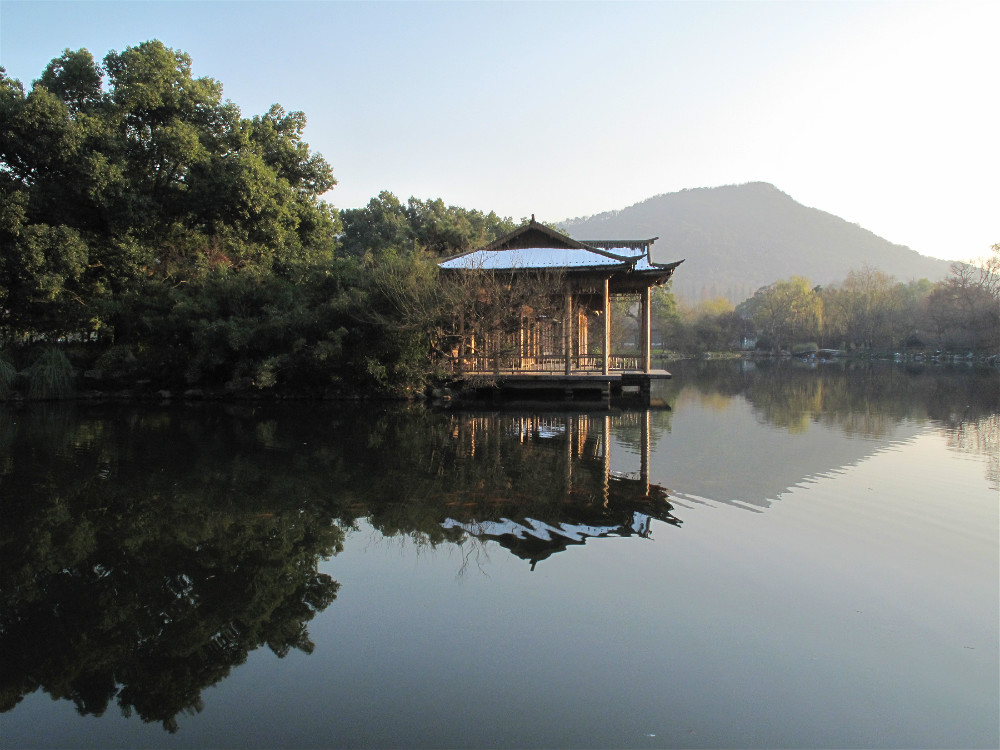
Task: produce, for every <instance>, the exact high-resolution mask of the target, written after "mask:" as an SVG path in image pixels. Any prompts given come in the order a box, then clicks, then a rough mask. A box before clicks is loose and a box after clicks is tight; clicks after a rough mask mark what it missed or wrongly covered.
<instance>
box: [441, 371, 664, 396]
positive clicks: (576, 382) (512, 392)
mask: <svg viewBox="0 0 1000 750" xmlns="http://www.w3.org/2000/svg"><path fill="white" fill-rule="evenodd" d="M670 377H672V376H671V375H670V373H669V372H667V371H666V370H650V371H649V372H642V371H638V370H626V371H619V372H610V373H608V374H607V375H604V374H602V373H599V372H571V373H569V374H568V375H567V374H566V373H557V372H525V371H523V370H507V371H500V372H493V373H474V374H469V375H467V376H465V377H463V378H460V379H457V380H456V381H455V386H456V387H457V388H460V389H461V390H462V392H463V393H464V394H465V395H467V396H472V397H477V398H479V399H488V400H530V401H545V402H553V403H562V402H566V401H577V402H587V403H610V401H611V400H612V399H620V400H624V401H627V402H633V401H634V402H637V403H639V404H645V405H648V404H649V401H650V392H651V386H652V382H653V381H654V380H668V379H669V378H670Z"/></svg>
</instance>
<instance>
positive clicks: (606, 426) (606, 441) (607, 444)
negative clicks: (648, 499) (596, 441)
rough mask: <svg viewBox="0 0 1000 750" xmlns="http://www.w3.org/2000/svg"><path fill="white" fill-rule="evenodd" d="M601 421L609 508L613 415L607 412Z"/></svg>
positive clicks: (604, 487)
mask: <svg viewBox="0 0 1000 750" xmlns="http://www.w3.org/2000/svg"><path fill="white" fill-rule="evenodd" d="M601 422H602V425H601V427H602V429H601V444H602V445H603V446H604V485H603V492H604V507H605V508H607V507H608V501H609V500H610V499H611V416H610V415H608V414H605V415H604V419H602V420H601ZM646 494H647V495H648V494H649V493H648V492H647V493H646Z"/></svg>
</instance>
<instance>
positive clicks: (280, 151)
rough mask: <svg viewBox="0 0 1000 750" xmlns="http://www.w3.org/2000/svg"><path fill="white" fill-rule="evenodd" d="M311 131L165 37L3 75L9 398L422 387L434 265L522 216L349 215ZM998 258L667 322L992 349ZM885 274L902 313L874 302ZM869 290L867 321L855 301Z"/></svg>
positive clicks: (3, 344) (1, 216)
mask: <svg viewBox="0 0 1000 750" xmlns="http://www.w3.org/2000/svg"><path fill="white" fill-rule="evenodd" d="M305 126H306V117H305V115H304V114H303V113H302V112H286V111H285V110H284V109H283V108H282V107H281V106H279V105H277V104H275V105H273V106H272V107H271V108H270V109H269V110H268V111H267V112H266V113H265V114H263V115H257V116H253V117H245V116H244V115H243V114H242V113H241V112H240V110H239V108H238V107H237V106H236V105H234V104H233V103H232V102H231V101H227V100H224V99H223V98H222V85H221V84H220V83H219V82H217V81H215V80H213V79H211V78H206V77H203V78H194V77H193V76H192V74H191V60H190V58H189V57H188V56H187V55H186V54H184V53H183V52H180V51H177V50H173V49H170V48H168V47H166V46H164V45H163V44H162V43H160V42H158V41H150V42H145V43H142V44H140V45H138V46H136V47H130V48H126V49H125V50H124V51H122V52H115V51H112V52H110V53H109V54H108V55H107V56H105V58H104V60H103V61H101V62H97V61H95V60H94V58H93V57H92V55H91V54H90V53H89V52H88V51H87V50H85V49H82V50H77V51H71V50H68V49H67V50H65V51H64V52H63V53H62V54H61V55H60V56H59V57H57V58H55V59H54V60H52V61H51V62H50V63H49V64H48V65H47V66H46V67H45V69H44V70H43V71H42V73H41V76H40V77H39V78H38V80H36V81H34V82H33V83H32V85H31V86H30V87H28V88H26V87H25V86H24V85H23V84H22V83H21V82H20V81H17V80H15V79H11V78H9V77H8V76H6V75H5V73H4V72H3V70H2V69H0V248H2V252H0V396H2V395H8V394H10V393H11V392H19V393H26V394H29V395H33V396H35V397H39V398H45V397H56V396H60V395H66V394H67V393H68V392H70V391H71V390H72V389H74V388H79V387H81V384H84V383H86V384H88V385H85V386H83V387H86V388H95V389H99V390H105V391H107V390H113V389H116V388H117V389H133V390H135V389H139V390H145V391H147V392H154V393H155V392H156V391H157V390H160V389H170V390H177V389H184V390H189V391H203V392H204V393H206V395H208V394H210V393H211V394H265V393H270V394H294V395H326V396H351V395H357V394H367V395H405V394H407V393H411V392H413V391H414V390H416V389H420V388H423V387H424V385H425V384H426V383H427V381H428V379H430V378H433V377H434V375H435V367H436V366H437V364H438V361H439V360H438V359H437V357H436V356H435V353H436V351H438V350H439V349H440V348H441V338H442V335H443V333H442V332H444V331H447V330H448V326H449V325H450V324H451V322H450V321H453V319H454V314H455V309H456V308H455V306H456V304H459V303H460V302H461V300H460V299H458V298H456V297H454V296H448V295H445V294H442V293H441V289H440V287H441V285H440V284H439V283H438V278H437V266H436V264H435V262H434V261H435V260H437V259H438V258H439V257H441V256H443V255H448V254H451V253H454V252H457V251H460V250H464V249H468V248H469V247H474V246H478V245H482V244H485V243H488V242H490V241H491V240H493V239H495V238H497V237H500V236H502V235H504V234H506V233H507V232H509V231H511V230H512V229H513V228H514V227H515V222H514V221H513V220H511V219H510V218H504V217H499V216H497V215H496V214H494V213H492V212H491V213H483V212H481V211H476V210H469V209H463V208H458V207H455V206H446V205H445V204H444V203H443V202H442V201H440V200H427V201H424V200H418V199H416V198H410V199H409V200H408V201H407V202H405V203H404V202H401V201H400V200H398V199H397V198H396V197H395V196H394V195H392V194H391V193H388V192H383V193H382V194H380V195H379V196H377V197H375V198H373V199H372V200H371V202H370V203H369V204H368V205H367V206H366V207H365V208H361V209H355V210H342V211H338V210H337V209H335V208H334V207H333V206H331V205H330V204H329V203H327V202H326V201H325V200H324V198H323V196H324V195H325V194H326V193H327V192H328V191H329V190H331V189H332V188H333V186H334V185H335V183H336V181H335V180H334V177H333V170H332V169H331V167H330V165H329V164H328V163H327V161H326V160H325V159H324V158H323V157H322V156H320V155H319V154H316V153H314V152H312V151H311V150H310V148H309V146H308V144H307V143H306V142H305V141H304V140H303V134H304V130H305ZM990 268H991V270H990V271H989V274H992V275H989V274H988V275H987V277H986V278H987V279H992V281H991V282H989V283H992V284H993V286H992V287H989V285H988V284H987V285H985V286H984V285H983V283H982V278H981V277H976V276H975V272H974V271H973V270H972V269H973V267H972V266H961V269H960V270H959V272H957V273H956V275H955V276H954V277H953V278H952V279H951V280H949V281H948V282H946V283H944V284H939V285H929V284H927V285H923V286H921V285H917V286H916V287H913V285H911V286H910V287H900V286H899V285H895V284H892V283H889V282H888V281H885V282H884V280H882V279H881V277H879V276H878V274H877V272H873V271H869V270H867V269H866V270H862V271H859V272H858V275H857V278H849V279H848V280H847V281H845V283H844V284H843V285H842V286H841V287H840V288H838V289H836V290H835V289H832V288H831V289H824V290H820V289H811V288H809V285H808V283H807V282H805V281H804V280H799V279H792V280H790V281H788V282H778V283H776V284H774V285H772V287H768V288H767V289H765V290H761V291H759V292H758V293H757V294H756V295H755V296H754V297H753V298H752V299H751V300H750V301H749V302H747V303H745V304H744V305H743V306H741V308H739V309H737V310H734V311H730V310H725V311H720V310H713V309H710V308H705V309H699V310H690V311H689V310H684V309H681V308H679V307H678V306H677V305H676V303H675V301H674V300H673V298H672V297H671V296H670V295H669V293H665V292H664V293H661V294H660V295H659V296H658V298H657V299H658V302H657V310H658V313H657V325H658V330H659V332H660V334H661V336H662V337H663V340H664V341H665V342H668V345H669V346H674V347H675V348H678V349H682V350H687V349H701V348H706V349H718V348H728V347H730V346H736V345H738V344H739V343H741V342H742V341H743V340H744V339H746V338H748V337H756V338H757V340H758V342H760V341H761V340H762V339H764V340H767V341H769V342H771V343H772V344H773V345H774V346H775V347H778V346H787V345H791V344H794V343H796V342H799V341H817V342H822V343H824V344H835V345H838V346H839V345H842V344H844V345H849V344H854V345H858V346H883V345H890V344H891V345H894V346H895V345H899V343H906V342H910V343H917V342H918V341H919V342H920V343H922V344H925V345H930V346H963V347H965V346H968V347H974V348H977V349H980V348H985V349H991V350H993V351H995V350H996V348H997V341H996V340H997V335H996V327H997V326H996V303H995V300H996V284H995V280H996V273H997V269H996V266H995V264H994V265H993V266H991V267H990ZM963 269H964V270H963ZM869 282H874V283H875V286H876V287H877V289H875V290H872V291H867V290H868V287H867V286H865V285H866V284H869ZM883 282H884V283H883ZM887 284H888V288H889V289H890V291H891V292H892V295H895V296H893V297H892V298H893V299H896V297H897V296H898V297H899V299H900V300H901V301H900V302H898V304H897V302H892V303H891V304H890V303H888V302H885V301H884V300H883V299H882V297H880V296H878V295H882V294H883V292H884V289H883V287H886V285H887ZM911 287H912V288H911ZM984 294H986V295H988V294H992V295H993V298H992V299H993V300H994V302H993V303H992V305H993V306H992V307H990V303H989V301H988V299H987V297H985V296H983V295H984ZM851 295H853V296H851ZM859 295H861V296H859ZM864 295H868V296H867V297H865V296H864ZM862 298H863V299H866V300H869V301H870V304H869V303H868V302H866V303H865V304H869V306H868V307H865V308H863V309H864V313H863V314H861V313H858V310H859V309H861V308H858V307H857V305H856V304H855V303H854V302H850V303H848V300H855V299H862ZM779 303H780V304H779ZM786 303H787V304H786ZM782 304H786V306H787V308H788V310H787V311H786V312H781V310H782V309H784V308H782V307H781V305H782ZM872 305H875V307H872ZM879 306H881V307H879ZM879 310H887V311H890V312H887V313H885V314H883V313H882V312H878V311H879ZM916 311H919V316H918V315H917V312H916ZM890 313H891V314H890ZM727 316H728V317H727ZM838 316H839V317H838ZM991 316H992V317H991ZM625 319H626V320H627V318H625ZM748 321H749V322H748ZM918 321H920V322H918ZM727 326H728V327H727ZM748 326H752V328H750V327H748ZM669 342H674V344H670V343H669ZM675 345H676V346H675Z"/></svg>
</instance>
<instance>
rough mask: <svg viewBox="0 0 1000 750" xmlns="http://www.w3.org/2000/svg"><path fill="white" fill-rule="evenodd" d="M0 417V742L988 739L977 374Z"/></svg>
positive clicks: (991, 697) (993, 693)
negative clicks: (539, 405)
mask: <svg viewBox="0 0 1000 750" xmlns="http://www.w3.org/2000/svg"><path fill="white" fill-rule="evenodd" d="M674 372H675V379H674V380H673V381H671V382H670V383H668V384H665V385H664V387H663V388H662V389H661V390H660V391H659V392H658V393H657V394H656V396H657V401H658V404H657V407H656V408H653V409H650V410H648V411H611V412H607V413H603V412H590V413H567V412H561V411H546V412H539V413H528V412H517V413H513V412H507V413H496V412H474V413H458V412H450V411H434V410H431V409H425V408H422V407H421V408H412V407H411V408H396V407H391V408H390V407H368V408H363V409H348V408H346V407H344V406H342V405H331V404H323V405H305V406H304V405H279V406H275V405H268V406H220V405H212V404H203V405H196V406H183V405H162V406H146V407H135V406H110V405H104V406H87V405H83V404H72V405H54V404H38V405H33V406H25V407H23V408H17V409H8V410H6V411H2V412H0V503H2V505H0V509H2V516H0V518H2V527H0V597H2V598H0V665H2V667H0V675H2V676H0V712H2V713H0V745H2V746H3V747H101V748H109V747H168V748H169V747H359V748H365V747H382V748H389V747H444V748H449V747H526V748H533V747H559V748H562V747H578V748H590V747H609V748H617V747H623V748H625V747H627V748H647V747H649V748H656V747H708V748H715V747H768V748H777V747H798V748H805V747H859V748H861V747H948V748H961V747H984V748H995V747H997V746H998V743H1000V737H998V734H1000V730H998V725H1000V716H998V713H1000V709H998V704H1000V695H998V691H1000V688H998V685H1000V668H998V664H1000V658H998V640H1000V636H998V617H997V612H998V609H1000V602H998V590H1000V583H998V576H1000V574H998V565H1000V557H998V538H1000V529H998V476H1000V466H998V463H1000V377H998V376H997V375H996V373H995V372H994V373H976V372H973V371H971V370H968V371H954V370H944V369H939V370H932V369H927V370H923V371H909V372H908V371H906V370H903V369H899V368H895V367H892V366H884V367H871V368H870V367H864V368H856V369H843V368H829V369H824V368H819V369H805V368H797V367H793V366H790V365H782V366H770V367H764V366H759V367H756V368H754V367H752V366H749V365H746V364H741V363H699V364H694V363H682V364H680V365H679V366H677V367H675V368H674Z"/></svg>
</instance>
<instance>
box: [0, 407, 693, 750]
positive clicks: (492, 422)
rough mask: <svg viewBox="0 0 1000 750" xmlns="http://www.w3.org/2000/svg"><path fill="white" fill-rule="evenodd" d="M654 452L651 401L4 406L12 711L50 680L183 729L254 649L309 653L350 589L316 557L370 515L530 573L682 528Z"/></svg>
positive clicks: (65, 694)
mask: <svg viewBox="0 0 1000 750" xmlns="http://www.w3.org/2000/svg"><path fill="white" fill-rule="evenodd" d="M613 422H615V423H616V424H618V425H623V426H627V427H636V428H638V430H639V432H640V435H641V441H642V442H643V443H644V444H645V446H646V450H645V453H644V455H645V458H644V459H643V460H642V462H641V467H640V470H639V472H638V473H637V474H636V475H635V476H630V475H623V474H619V473H615V472H612V471H611V468H610V460H611V449H610V445H611V441H610V438H609V436H610V433H611V431H612V429H613V427H612V423H613ZM633 423H634V424H633ZM648 444H649V420H648V413H639V414H624V415H616V416H614V417H613V416H611V415H599V416H591V415H582V414H564V415H551V414H550V415H547V416H544V417H541V416H530V415H525V416H514V415H498V414H494V415H455V414H449V415H444V414H433V413H430V412H428V411H425V410H412V409H411V410H384V411H380V412H371V411H366V412H363V413H362V412H358V413H351V414H345V413H343V412H338V411H336V410H334V409H332V408H331V409H319V410H316V409H299V408H285V409H278V408H259V409H252V408H210V407H206V408H204V409H199V410H195V411H186V410H184V409H173V410H168V409H135V408H124V407H122V408H108V409H93V408H82V407H76V406H73V405H38V406H32V407H30V408H25V409H22V410H20V411H16V412H6V413H4V415H3V421H2V422H0V450H2V454H0V467H2V468H0V491H2V496H3V498H4V500H3V502H4V506H3V513H4V524H3V534H2V538H0V662H2V663H3V664H4V670H3V677H2V678H0V680H2V682H0V710H5V711H9V710H11V709H12V708H14V707H15V706H16V705H17V704H18V703H19V702H20V701H21V700H22V699H23V698H24V696H26V695H28V694H31V693H33V692H35V691H36V690H39V689H41V690H44V691H45V692H47V693H48V694H50V695H51V696H52V697H53V698H59V699H66V700H69V701H72V702H73V703H74V705H75V706H76V708H77V711H78V712H79V713H80V714H92V715H97V716H100V715H102V714H103V713H104V712H105V711H106V710H107V708H108V706H109V705H111V703H112V702H115V703H117V705H118V707H119V708H120V710H121V711H122V712H123V714H125V715H130V714H132V713H133V712H134V713H135V714H137V715H138V716H139V717H140V718H142V719H143V720H144V721H148V722H153V721H155V722H160V723H162V724H163V726H164V727H165V728H166V729H168V730H170V731H175V730H176V729H177V726H178V721H177V716H178V715H179V714H181V713H192V712H198V711H200V710H201V709H202V701H201V692H202V691H203V690H204V688H206V687H208V686H210V685H213V684H215V683H217V682H218V681H219V680H221V679H223V678H224V677H226V675H228V674H229V672H230V670H231V669H232V667H234V666H236V665H239V664H242V663H243V662H244V661H246V659H247V656H248V654H249V652H250V651H253V650H254V649H257V648H260V647H261V646H265V645H266V646H267V647H268V648H269V649H270V650H271V651H273V652H274V653H275V654H277V655H278V656H284V655H285V654H287V653H288V652H289V651H291V650H292V649H298V650H300V651H303V652H306V653H308V652H311V651H312V649H313V644H312V642H311V641H310V638H309V633H308V630H307V627H306V625H307V623H308V622H309V620H310V619H312V617H313V616H314V615H315V614H316V613H317V612H320V611H322V610H324V609H325V608H327V607H328V606H329V605H330V604H331V603H332V602H333V601H334V600H335V598H336V596H337V592H338V588H339V584H338V583H337V582H336V581H334V580H333V579H331V578H330V577H329V576H328V575H325V574H322V573H320V572H319V571H318V565H319V563H320V561H321V560H323V559H326V558H328V557H330V556H331V555H335V554H337V552H339V551H340V550H341V549H342V544H343V540H344V535H345V531H347V530H350V529H351V528H353V527H354V526H355V524H356V523H357V521H359V520H360V519H365V520H366V521H367V523H370V524H371V525H372V526H374V527H375V528H376V529H378V530H379V531H381V532H382V533H383V534H385V535H386V536H394V535H405V536H407V537H410V538H413V539H417V540H418V541H419V542H421V543H426V544H432V545H434V544H440V543H445V542H448V543H456V544H462V543H465V542H466V541H469V540H470V538H478V539H486V538H489V539H493V540H495V541H497V542H498V543H499V544H500V545H501V546H503V547H504V548H506V549H508V550H509V551H510V552H511V553H513V554H515V555H517V556H519V557H521V558H523V559H525V560H527V561H529V562H530V564H531V565H532V566H534V565H535V564H536V563H538V562H539V561H540V560H543V559H545V558H547V557H549V556H551V555H552V554H555V553H556V552H558V551H560V550H563V549H566V548H568V547H569V546H572V545H579V544H583V543H584V542H585V541H586V540H587V539H591V538H600V537H607V536H632V535H648V534H649V527H650V520H651V519H659V520H662V521H665V522H667V523H673V524H677V523H679V522H678V521H677V520H676V519H674V518H673V516H672V515H671V505H670V503H669V501H668V500H667V493H666V490H664V488H662V487H660V486H658V485H656V484H655V483H651V482H650V479H649V471H648V467H649V462H648Z"/></svg>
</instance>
